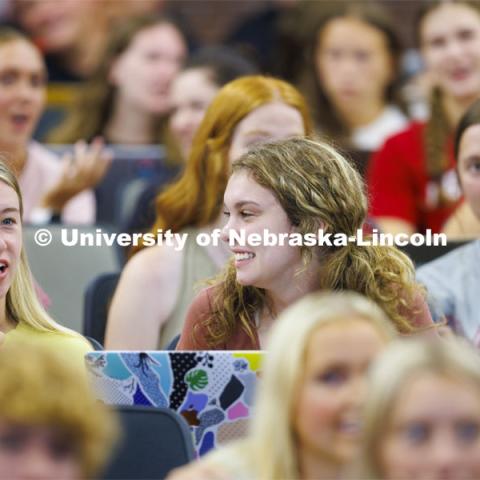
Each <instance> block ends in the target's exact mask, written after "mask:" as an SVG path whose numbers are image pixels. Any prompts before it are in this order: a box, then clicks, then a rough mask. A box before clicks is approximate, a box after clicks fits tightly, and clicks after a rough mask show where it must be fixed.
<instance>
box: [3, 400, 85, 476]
mask: <svg viewBox="0 0 480 480" xmlns="http://www.w3.org/2000/svg"><path fill="white" fill-rule="evenodd" d="M32 401H33V400H32ZM0 478H2V479H7V478H8V479H9V480H26V479H28V480H37V479H38V480H46V479H52V480H53V479H58V480H80V479H81V478H83V475H82V471H81V468H80V462H79V457H78V452H76V451H75V450H74V446H73V445H72V439H71V438H69V437H68V435H65V434H64V433H63V432H61V431H59V430H57V429H55V428H51V427H47V426H27V425H19V424H15V423H11V422H7V421H4V420H0Z"/></svg>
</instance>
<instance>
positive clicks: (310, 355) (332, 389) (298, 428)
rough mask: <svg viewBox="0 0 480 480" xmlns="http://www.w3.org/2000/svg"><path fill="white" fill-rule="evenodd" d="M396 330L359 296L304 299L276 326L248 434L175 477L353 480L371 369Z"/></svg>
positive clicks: (311, 296) (175, 473)
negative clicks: (350, 468) (350, 479)
mask: <svg viewBox="0 0 480 480" xmlns="http://www.w3.org/2000/svg"><path fill="white" fill-rule="evenodd" d="M394 336H395V330H394V329H393V327H392V324H391V322H390V320H389V319H388V318H387V316H386V315H385V314H384V313H383V312H382V310H381V309H380V308H379V307H377V305H375V304H374V303H373V302H371V301H369V300H367V299H366V298H364V297H362V296H360V295H358V294H355V293H351V292H348V293H347V292H342V293H338V292H337V293H333V294H318V293H317V294H311V295H308V296H306V297H304V298H303V299H302V300H300V301H299V302H298V303H296V304H295V305H293V306H291V307H290V308H289V309H287V310H285V312H283V313H282V315H281V316H280V317H279V319H278V321H277V322H276V324H275V326H274V328H273V331H272V335H271V338H270V340H269V343H268V354H267V357H266V359H265V363H264V366H263V368H262V382H261V383H260V385H259V389H258V395H257V400H256V411H255V416H254V418H253V421H252V423H251V425H250V434H249V436H248V437H247V439H246V440H241V441H237V442H236V443H233V444H231V445H230V446H227V447H223V448H220V449H218V450H217V451H215V452H213V453H211V454H209V455H207V456H206V457H204V458H203V459H201V460H200V461H197V462H194V463H192V464H190V465H188V466H187V467H184V468H183V469H179V470H177V471H175V472H174V473H173V474H172V475H171V477H169V478H171V479H172V480H189V479H192V480H193V479H199V480H200V479H217V480H220V479H222V480H237V479H238V480H240V479H242V480H246V479H253V478H257V479H260V478H262V479H263V478H265V479H273V478H278V479H287V478H288V479H313V478H315V479H324V480H327V479H328V480H330V479H332V478H339V479H342V478H351V477H348V476H347V472H348V471H349V467H350V464H351V462H352V461H353V460H354V459H355V458H356V455H357V451H358V449H359V447H360V438H361V430H362V427H361V422H360V415H361V411H362V406H363V402H364V398H365V393H366V389H365V384H366V378H365V374H366V371H367V369H368V366H369V364H370V362H372V361H373V360H374V359H375V357H376V356H377V355H378V354H379V353H380V352H381V351H382V350H383V349H384V348H385V347H386V345H387V344H388V343H389V342H390V341H391V340H392V339H393V338H394ZM272 432H275V434H274V435H272Z"/></svg>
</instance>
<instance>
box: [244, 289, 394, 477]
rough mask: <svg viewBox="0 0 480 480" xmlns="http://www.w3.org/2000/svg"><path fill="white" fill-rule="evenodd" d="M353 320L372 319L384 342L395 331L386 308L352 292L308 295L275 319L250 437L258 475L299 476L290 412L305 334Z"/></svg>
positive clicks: (306, 342) (370, 321) (296, 387)
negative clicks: (381, 307) (385, 310)
mask: <svg viewBox="0 0 480 480" xmlns="http://www.w3.org/2000/svg"><path fill="white" fill-rule="evenodd" d="M352 321H364V322H366V323H368V324H370V325H371V326H372V327H373V328H374V329H375V330H376V331H377V332H378V334H379V335H380V336H381V337H382V338H384V339H385V342H387V341H390V340H391V339H393V338H394V337H395V335H396V332H395V329H394V328H393V327H392V325H391V322H390V321H389V319H388V317H387V316H386V315H385V313H384V312H383V311H382V310H381V309H380V308H379V307H378V306H377V305H375V304H374V303H373V302H371V301H370V300H368V299H366V298H365V297H362V296H361V295H358V294H356V293H353V292H336V293H328V294H326V293H323V294H321V293H316V294H311V295H308V296H306V297H304V298H303V299H302V300H300V301H299V302H297V303H296V304H295V305H293V306H291V307H290V308H289V309H287V310H285V312H283V313H282V315H280V317H279V318H278V320H277V321H276V323H275V326H274V327H273V330H272V334H271V337H270V341H269V344H268V348H267V350H268V355H267V357H266V359H265V363H264V365H263V368H262V383H261V384H260V387H259V391H258V398H257V403H256V405H257V406H256V413H255V420H254V422H253V424H252V430H251V437H250V438H251V442H249V447H251V448H252V450H251V452H250V455H252V462H253V465H254V468H255V469H256V471H257V472H258V478H262V479H272V478H289V479H294V478H299V467H298V462H297V454H296V448H297V447H296V438H295V432H294V431H293V429H292V424H293V420H292V415H293V411H294V402H295V398H296V394H297V391H298V389H299V384H300V382H301V378H302V373H303V368H304V365H305V355H306V351H307V347H308V343H309V339H310V338H311V336H312V333H313V332H314V331H317V330H318V329H321V328H323V327H325V326H330V325H332V324H343V323H348V322H352ZM272 432H275V434H272Z"/></svg>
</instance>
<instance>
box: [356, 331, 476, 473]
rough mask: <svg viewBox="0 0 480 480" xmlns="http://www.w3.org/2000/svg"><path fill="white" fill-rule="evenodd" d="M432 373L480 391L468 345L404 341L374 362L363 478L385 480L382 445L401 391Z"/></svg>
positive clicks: (473, 355)
mask: <svg viewBox="0 0 480 480" xmlns="http://www.w3.org/2000/svg"><path fill="white" fill-rule="evenodd" d="M422 373H430V374H433V375H438V376H440V377H446V378H450V379H453V380H455V381H465V382H471V383H473V384H474V385H476V386H477V388H478V389H479V404H480V357H479V356H478V353H477V352H476V351H475V350H474V349H473V348H472V347H471V346H470V345H469V344H467V343H466V342H464V341H461V340H460V339H458V338H452V339H449V340H430V341H429V342H427V341H420V340H403V341H402V342H398V344H396V345H393V346H391V347H390V348H388V349H387V351H385V353H383V354H382V355H380V356H379V358H378V359H377V360H376V361H375V364H374V365H373V368H372V370H371V372H370V382H369V387H368V392H369V394H368V398H367V402H366V405H365V411H364V438H363V442H362V452H361V455H360V461H361V462H362V465H361V468H360V470H361V471H362V475H363V476H362V477H361V478H382V467H381V455H380V450H381V444H382V441H383V440H384V439H385V434H386V432H387V430H388V428H389V425H390V421H391V417H392V412H393V411H394V409H395V406H396V405H397V399H398V398H399V395H400V394H401V392H402V390H403V389H404V388H405V386H406V385H407V384H408V382H409V381H410V380H412V378H415V376H417V375H421V374H422Z"/></svg>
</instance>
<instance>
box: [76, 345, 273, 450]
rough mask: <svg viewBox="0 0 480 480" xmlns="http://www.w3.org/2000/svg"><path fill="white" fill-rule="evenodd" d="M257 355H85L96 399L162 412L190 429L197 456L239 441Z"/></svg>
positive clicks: (248, 412)
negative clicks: (171, 412) (175, 414)
mask: <svg viewBox="0 0 480 480" xmlns="http://www.w3.org/2000/svg"><path fill="white" fill-rule="evenodd" d="M263 355H264V354H263V352H250V351H231V352H227V351H197V352H176V351H161V352H158V351H155V352H154V351H152V352H132V351H126V352H116V351H104V352H102V351H97V352H91V353H89V354H87V355H86V357H85V358H86V363H87V370H88V372H89V379H90V381H91V384H92V386H93V388H94V391H95V393H96V395H97V398H99V399H100V400H102V401H104V402H105V403H107V404H113V405H143V406H153V407H157V406H158V407H168V408H171V409H172V410H175V411H176V412H178V413H179V414H180V415H182V417H183V418H184V419H185V420H186V421H187V423H188V424H189V425H190V428H191V429H192V433H193V437H194V443H195V446H196V449H197V453H198V454H199V455H203V454H205V453H207V452H208V451H209V450H210V449H212V448H214V447H216V446H217V445H220V444H223V443H226V442H228V441H230V440H232V439H236V438H241V437H243V436H245V434H246V431H247V425H248V419H249V417H250V416H251V415H252V407H253V402H254V393H255V387H256V383H257V379H258V378H259V373H260V367H261V361H262V357H263Z"/></svg>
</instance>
